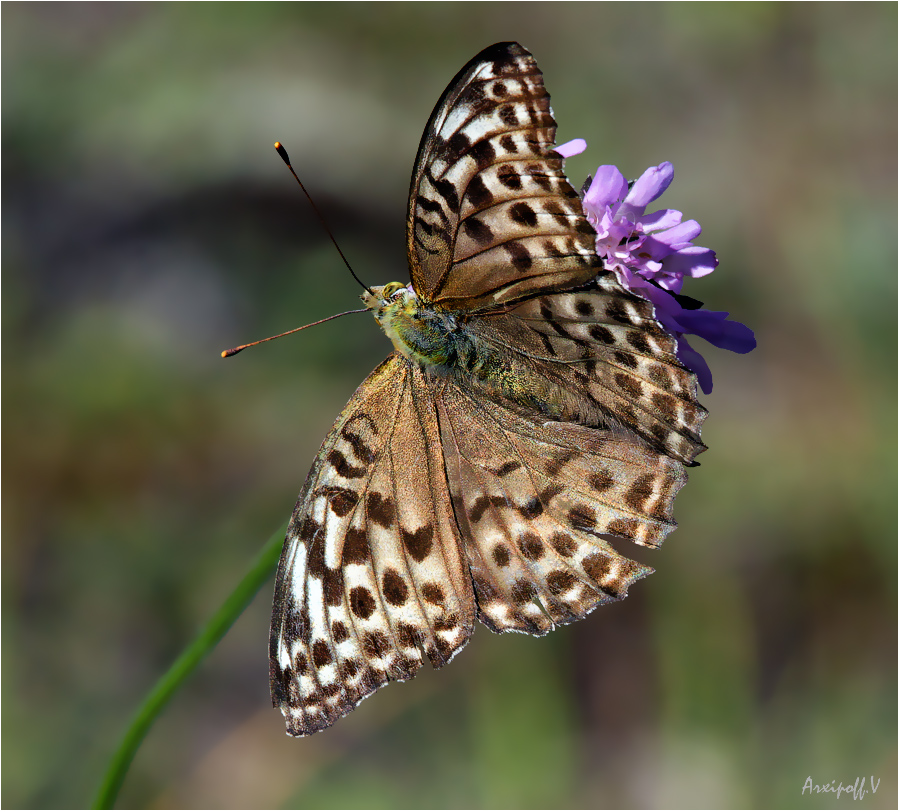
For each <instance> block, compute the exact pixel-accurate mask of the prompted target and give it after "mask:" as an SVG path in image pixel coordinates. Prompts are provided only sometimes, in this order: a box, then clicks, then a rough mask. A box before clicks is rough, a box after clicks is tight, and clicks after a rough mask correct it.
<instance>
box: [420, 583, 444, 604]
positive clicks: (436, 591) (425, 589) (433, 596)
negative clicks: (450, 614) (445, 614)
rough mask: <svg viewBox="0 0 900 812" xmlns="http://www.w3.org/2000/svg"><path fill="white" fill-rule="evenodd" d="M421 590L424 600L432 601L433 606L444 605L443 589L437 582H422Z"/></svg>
mask: <svg viewBox="0 0 900 812" xmlns="http://www.w3.org/2000/svg"><path fill="white" fill-rule="evenodd" d="M421 591H422V597H423V598H425V600H426V601H428V602H429V603H433V604H434V605H435V606H443V605H444V590H443V589H441V588H440V587H439V586H438V585H437V584H432V583H428V584H423V585H422V590H421Z"/></svg>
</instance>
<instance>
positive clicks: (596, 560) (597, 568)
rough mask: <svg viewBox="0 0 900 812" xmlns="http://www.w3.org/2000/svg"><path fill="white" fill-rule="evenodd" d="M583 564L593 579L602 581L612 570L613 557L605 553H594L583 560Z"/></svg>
mask: <svg viewBox="0 0 900 812" xmlns="http://www.w3.org/2000/svg"><path fill="white" fill-rule="evenodd" d="M581 566H582V568H583V569H584V571H585V572H586V573H587V575H588V577H589V578H590V579H591V580H592V581H596V582H597V583H598V584H600V583H602V582H603V581H604V580H605V579H606V578H607V577H608V576H609V574H610V572H611V571H612V568H613V567H612V559H611V558H610V557H609V556H608V555H605V554H604V553H592V554H591V555H589V556H587V558H585V559H584V561H582V562H581Z"/></svg>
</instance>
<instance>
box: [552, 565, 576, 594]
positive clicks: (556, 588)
mask: <svg viewBox="0 0 900 812" xmlns="http://www.w3.org/2000/svg"><path fill="white" fill-rule="evenodd" d="M575 580H576V579H575V576H574V575H572V573H571V572H566V571H565V570H554V571H553V572H551V573H550V574H549V575H548V576H547V589H549V590H550V592H551V593H552V594H554V595H561V594H562V593H563V592H568V591H569V590H570V589H571V588H572V587H573V586H574V585H575Z"/></svg>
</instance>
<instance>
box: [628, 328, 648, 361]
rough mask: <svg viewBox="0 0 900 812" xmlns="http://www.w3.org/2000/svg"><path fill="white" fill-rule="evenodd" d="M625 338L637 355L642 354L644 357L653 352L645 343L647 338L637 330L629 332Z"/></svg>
mask: <svg viewBox="0 0 900 812" xmlns="http://www.w3.org/2000/svg"><path fill="white" fill-rule="evenodd" d="M626 338H627V340H628V343H629V344H631V346H632V347H634V348H635V349H636V350H637V351H638V352H639V353H643V354H644V355H650V354H651V353H652V352H653V349H652V348H651V347H650V342H649V341H647V336H645V335H644V334H643V333H642V332H640V331H639V330H629V331H628V333H627V335H626Z"/></svg>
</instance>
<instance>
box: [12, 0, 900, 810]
mask: <svg viewBox="0 0 900 812" xmlns="http://www.w3.org/2000/svg"><path fill="white" fill-rule="evenodd" d="M896 35H897V7H896V6H895V5H894V4H888V3H883V4H875V3H853V4H849V3H847V4H845V3H830V4H821V5H820V4H815V3H802V4H756V3H739V4H717V3H706V4H678V3H673V4H659V5H658V4H588V3H578V4H567V3H555V4H544V3H502V4H492V3H477V4H475V3H471V4H461V5H457V4H437V3H435V4H404V5H394V4H344V3H338V4H299V5H290V4H275V5H269V4H264V3H261V4H252V5H251V4H248V5H245V4H240V3H238V4H224V5H219V4H153V5H144V4H116V3H109V4H106V3H104V4H92V3H72V4H60V5H57V4H50V3H34V4H19V3H10V2H7V3H4V4H3V7H2V60H3V61H2V67H3V73H2V80H3V84H2V90H3V95H2V103H3V133H2V135H3V159H4V160H3V170H4V171H3V232H2V234H3V238H4V239H3V266H2V267H3V278H2V281H3V299H2V303H3V338H4V341H3V356H2V357H3V362H4V363H3V429H4V440H5V442H4V445H3V508H4V512H3V610H4V611H3V655H4V656H3V700H4V702H3V711H4V713H3V719H2V721H3V743H4V745H6V746H5V748H4V756H5V758H4V760H3V776H2V777H3V793H2V805H3V806H4V807H20V806H21V807H69V806H76V807H77V806H83V805H85V804H87V803H89V802H90V799H91V798H92V796H93V793H94V791H95V789H96V785H97V783H98V781H99V778H100V775H101V773H102V770H103V768H104V766H105V763H106V760H107V759H108V757H109V756H110V754H111V752H112V750H113V748H114V746H115V744H116V742H117V741H118V738H119V736H120V735H121V734H122V732H123V730H124V726H125V724H126V722H127V720H128V719H129V717H130V715H131V714H132V712H133V711H134V709H135V708H136V706H137V704H138V703H139V701H140V700H141V698H142V697H143V696H144V695H145V694H146V692H147V691H148V690H149V689H150V687H151V686H152V684H153V683H154V681H155V680H156V679H157V677H158V676H159V675H160V674H161V673H162V672H163V671H164V670H165V669H166V668H167V667H168V666H169V664H170V663H171V662H172V660H173V659H174V658H175V657H176V656H177V654H178V653H179V652H180V651H181V649H182V648H183V647H184V646H185V645H186V643H187V642H188V641H189V640H190V639H191V638H192V637H193V635H194V634H195V633H196V631H197V629H198V628H199V627H200V625H201V624H202V623H203V622H205V620H206V619H207V618H208V617H209V616H210V615H211V614H212V612H213V611H214V610H215V609H216V608H217V607H218V605H219V604H220V602H221V601H222V599H223V598H224V597H225V595H226V594H227V593H228V592H229V591H230V590H231V589H232V588H233V587H234V585H235V584H236V583H237V581H238V580H239V579H240V577H241V575H242V574H243V573H244V572H245V571H246V568H247V566H248V563H249V561H250V560H251V558H252V557H253V555H254V554H255V553H256V552H257V550H258V549H259V547H260V546H261V545H262V544H263V543H264V541H265V540H266V539H267V538H268V537H269V535H270V534H271V533H272V532H273V531H274V530H275V529H276V528H277V527H278V526H279V525H281V524H283V523H284V522H285V521H286V520H287V518H288V516H289V514H290V511H291V508H292V506H293V503H294V499H295V497H296V494H297V492H298V491H299V489H300V486H301V485H302V483H303V479H304V477H305V475H306V472H307V470H308V467H309V465H310V463H311V461H312V458H313V456H314V454H315V451H316V449H317V448H318V445H319V443H320V442H321V440H322V438H323V437H324V436H325V433H326V431H327V429H328V427H329V426H330V424H331V422H332V421H333V419H334V418H335V417H336V416H337V414H338V412H339V411H340V409H341V408H342V406H343V404H344V403H345V402H346V400H347V398H348V397H349V395H350V394H351V393H352V391H353V390H354V388H355V387H356V386H357V385H358V384H359V383H360V382H361V381H362V379H363V377H364V376H365V375H366V374H367V372H368V371H369V370H370V369H371V368H372V367H374V366H375V364H376V363H377V362H378V361H379V360H380V359H381V358H382V357H384V355H386V354H387V351H388V350H389V344H388V342H387V339H385V338H384V337H383V336H381V334H380V333H379V332H378V329H377V326H376V325H375V324H374V323H372V319H371V318H370V317H363V316H355V317H348V318H347V319H344V320H342V321H340V322H338V323H334V324H328V325H324V326H322V327H317V328H316V329H314V330H311V331H309V332H306V333H303V334H302V335H300V336H296V337H293V338H290V339H285V340H283V341H281V342H276V343H274V344H269V345H267V346H266V347H261V348H257V349H255V350H252V351H250V352H247V353H245V354H243V355H241V356H239V357H238V358H235V359H232V360H230V361H222V360H221V359H220V358H219V357H218V353H219V351H220V350H222V349H224V348H226V347H230V346H233V345H235V344H238V343H240V342H242V341H249V340H252V339H254V338H259V337H262V336H264V335H270V334H272V333H275V332H278V331H281V330H286V329H288V328H291V327H294V326H297V325H299V324H303V323H306V322H309V321H313V320H315V319H318V318H322V317H324V316H327V315H330V314H332V313H336V312H338V311H340V310H345V309H349V308H351V307H357V306H358V300H357V295H358V293H359V290H358V288H357V286H356V284H355V283H354V282H353V280H352V279H351V278H350V277H349V275H348V274H347V273H346V271H345V270H344V269H343V266H342V264H341V262H340V259H339V258H338V257H337V255H336V254H335V252H334V250H333V248H331V247H330V245H329V244H328V242H327V238H326V237H325V236H324V234H323V232H322V230H321V228H320V226H319V224H318V222H317V221H316V219H315V217H314V216H313V214H312V213H311V211H310V209H309V207H308V204H307V203H306V201H305V200H304V198H303V197H302V195H301V193H300V191H299V190H298V189H297V187H296V185H295V183H294V181H293V180H292V179H291V178H290V176H289V175H288V173H287V171H286V170H285V168H284V167H283V165H282V163H281V161H280V160H279V159H278V157H277V156H276V155H275V153H274V151H273V150H272V146H271V145H272V142H273V141H275V140H276V139H280V140H282V141H283V142H284V143H285V145H286V147H287V148H288V151H289V152H290V154H291V157H292V159H293V162H294V165H295V166H296V168H297V170H298V172H299V173H300V175H301V177H302V178H303V179H304V181H305V183H306V184H307V186H308V187H309V189H310V190H311V191H312V193H313V194H314V196H315V197H316V199H317V201H318V202H319V205H320V206H321V208H322V209H323V210H324V212H325V214H326V217H327V218H328V220H329V222H330V223H331V225H332V228H333V230H334V232H335V233H336V235H337V237H338V239H339V241H340V243H341V245H342V247H343V249H344V252H345V253H346V254H347V256H348V257H349V259H350V261H351V262H352V263H353V265H354V267H355V269H356V271H357V273H358V274H359V275H360V276H361V277H362V278H363V279H365V280H368V281H369V282H370V283H373V284H374V283H384V282H387V281H390V280H393V279H397V278H399V279H406V278H407V274H406V260H405V256H404V218H405V206H406V193H407V188H408V182H409V172H410V169H411V167H412V161H413V157H414V155H415V150H416V146H417V144H418V141H419V137H420V135H421V132H422V128H423V127H424V125H425V121H426V119H427V117H428V114H429V113H430V111H431V108H432V106H433V105H434V103H435V101H436V100H437V98H438V96H439V95H440V93H441V92H442V91H443V89H444V87H445V85H446V84H447V82H448V81H449V80H450V78H451V77H452V76H453V75H454V74H455V73H456V71H457V70H458V69H459V68H460V67H461V66H462V65H463V64H464V63H465V62H466V61H467V60H468V59H469V58H470V57H472V56H473V55H474V54H475V53H476V52H477V51H479V50H480V49H481V48H483V47H485V46H486V45H489V44H490V43H492V42H495V41H500V40H509V39H514V40H518V41H520V42H521V43H522V44H523V45H525V46H526V47H528V48H529V49H531V50H532V52H533V53H534V54H535V56H536V58H537V60H538V63H539V64H540V66H541V67H542V69H543V71H544V74H545V80H546V84H547V87H548V89H549V91H550V93H551V94H552V96H553V104H554V110H555V112H556V115H557V119H558V121H559V122H560V131H559V137H560V141H564V140H568V139H570V138H573V137H577V136H583V137H585V138H587V139H588V143H589V149H588V152H587V153H586V154H585V155H583V156H579V157H577V158H573V159H570V160H569V161H568V163H567V169H568V172H569V175H570V177H572V179H573V182H574V183H575V184H576V185H580V184H581V182H582V181H583V179H584V177H585V176H586V175H587V174H589V173H590V172H593V171H594V170H595V169H596V166H597V165H598V164H600V163H615V164H617V165H618V166H619V167H620V168H621V169H622V171H623V172H624V173H625V175H626V176H628V177H636V176H637V175H639V174H640V173H641V172H642V171H643V170H644V169H645V168H646V167H647V166H650V165H651V164H658V163H659V162H661V161H663V160H670V161H672V162H673V163H674V165H675V171H676V177H675V182H674V184H673V186H672V187H671V189H670V190H669V191H668V192H667V193H666V195H665V197H664V198H663V199H662V201H661V204H662V205H663V206H667V207H671V208H677V209H680V210H682V211H684V212H685V215H686V217H691V218H696V219H698V220H699V221H700V222H701V224H702V225H703V227H704V233H703V235H702V237H701V238H700V239H699V240H698V242H699V243H700V244H701V245H705V246H709V247H711V248H714V249H715V250H716V251H717V252H718V255H719V258H720V260H721V265H720V268H719V270H718V271H717V272H716V273H715V274H714V275H713V276H712V277H711V278H709V279H707V280H704V281H702V282H697V283H693V284H690V283H689V285H688V286H687V287H686V288H685V293H687V294H689V295H693V296H695V297H698V298H700V299H702V300H704V301H705V302H706V304H707V306H708V307H710V308H712V309H716V310H729V311H731V313H732V317H733V318H736V319H738V320H740V321H743V322H745V323H747V324H748V325H750V326H751V327H753V328H754V329H755V331H756V335H757V338H758V340H759V348H758V349H757V350H756V351H755V352H753V353H752V354H750V355H747V356H736V355H732V354H730V353H726V352H724V351H719V350H715V349H712V348H709V352H708V353H707V358H708V359H709V361H710V365H711V366H712V368H713V374H714V377H715V391H714V392H713V394H712V395H711V396H708V397H704V398H702V400H703V402H704V403H705V405H706V406H707V407H708V408H709V409H710V412H711V414H710V417H709V419H708V421H707V423H706V426H705V427H704V433H703V436H704V440H705V441H706V443H707V444H708V445H709V448H710V450H709V451H708V452H707V453H706V454H704V455H703V457H702V467H700V468H698V469H696V470H694V471H693V472H692V473H691V481H690V483H689V485H688V487H687V488H685V490H684V491H683V492H682V494H681V496H680V497H679V502H678V505H677V511H676V512H677V516H678V520H679V524H680V527H679V529H678V531H677V532H676V533H674V534H673V535H672V536H671V537H670V538H669V540H668V541H667V542H666V544H665V546H664V548H663V549H662V550H661V551H659V552H657V553H655V554H654V553H649V552H646V551H639V552H637V553H635V556H636V557H639V558H640V559H641V560H642V561H645V562H646V563H649V564H652V565H653V566H654V567H656V568H657V573H656V574H655V575H653V576H652V577H651V578H650V579H648V580H647V581H644V582H641V583H640V584H638V585H636V586H635V587H634V589H633V590H632V594H631V596H630V597H629V598H628V600H626V601H624V602H623V603H620V604H617V605H614V606H611V607H607V608H604V609H602V610H600V611H598V612H597V613H595V614H594V615H592V616H591V617H590V618H588V619H587V620H585V621H583V622H581V623H577V624H575V625H573V626H570V627H566V628H564V629H561V630H559V631H557V632H555V633H554V634H552V635H550V636H548V637H546V638H543V639H531V638H524V637H519V636H507V637H498V636H495V635H492V634H491V633H489V632H488V631H487V630H486V629H484V628H479V629H478V630H477V632H476V635H475V638H474V640H473V642H472V643H471V644H470V645H469V647H468V648H467V649H466V650H465V651H463V653H462V654H461V655H460V656H459V657H458V658H457V659H456V660H455V661H454V662H453V663H452V664H451V665H450V666H449V667H447V668H446V669H444V670H443V671H440V672H434V671H432V670H431V669H426V670H423V672H422V673H421V674H420V676H419V677H417V679H416V680H414V681H413V682H410V683H408V684H406V685H392V686H389V687H387V688H385V689H384V690H382V691H380V692H379V693H378V694H377V695H376V696H375V697H373V698H372V699H370V700H368V701H367V702H365V703H363V704H362V705H361V706H360V708H359V709H358V710H356V711H355V712H354V713H353V714H351V716H349V717H348V718H346V719H344V720H343V721H341V722H340V723H338V725H337V726H336V727H334V728H332V729H331V730H329V731H327V732H325V733H322V734H319V735H317V736H315V737H313V738H312V739H304V740H290V739H288V738H287V737H286V736H285V735H284V732H283V725H282V721H281V718H280V715H279V714H278V713H277V712H276V711H273V710H272V709H271V707H270V706H269V699H268V686H267V665H266V645H267V627H268V614H269V607H270V600H271V588H270V586H267V587H266V588H265V589H264V590H263V591H262V592H261V593H260V595H259V597H258V598H257V600H256V601H255V602H254V603H253V605H252V606H251V607H250V609H249V610H248V611H247V613H246V614H245V615H244V616H243V617H242V618H241V620H240V621H239V622H238V624H237V625H236V626H235V627H234V628H233V629H232V631H231V632H230V633H229V634H228V635H227V637H226V638H225V639H224V641H223V642H222V644H221V645H220V647H219V648H218V649H217V650H216V651H215V652H214V654H213V655H212V656H211V657H210V658H209V660H207V661H206V662H205V663H204V665H203V666H202V668H201V669H200V670H199V672H197V673H196V674H195V675H194V677H193V678H192V679H191V681H190V682H189V683H188V684H187V685H186V686H185V688H184V689H183V690H182V691H181V692H180V693H179V695H178V696H177V697H176V699H175V700H174V701H173V702H172V704H171V705H170V706H169V707H168V708H167V710H166V711H165V713H164V714H163V716H162V717H161V718H160V719H159V721H158V723H157V725H156V726H155V727H154V728H153V729H152V731H151V732H150V735H149V736H148V738H147V740H146V741H145V744H144V746H143V748H142V749H141V751H140V752H139V753H138V755H137V758H136V760H135V762H134V765H133V768H132V771H131V773H130V774H129V776H128V778H127V780H126V783H125V785H124V788H123V792H122V795H121V797H120V805H122V806H137V807H171V806H176V807H181V806H187V807H270V806H304V807H359V806H361V807H394V806H396V807H431V806H434V807H485V806H488V807H490V806H493V807H620V806H624V807H634V806H638V807H640V806H650V807H653V806H666V807H668V806H675V807H679V806H681V807H720V806H721V807H744V806H762V807H800V808H809V807H835V808H844V807H848V806H851V805H852V806H854V807H857V806H858V807H860V808H875V807H879V808H881V807H883V808H891V807H893V808H896V805H897V801H898V799H897V680H896V677H897V669H896V665H897V623H896V621H897V600H896V598H897V595H896V587H897V558H896V550H897V547H896V544H897V527H896V503H895V499H896V490H897V481H896V439H897V438H896V397H895V395H896V384H897V381H896V368H897V359H896V356H895V348H896V346H897V335H896V304H897V287H896V279H897V255H896V247H897V183H896V181H897V164H896V158H897V131H896V126H897V81H896V80H897V41H896ZM695 344H696V346H698V348H702V350H703V351H705V350H706V349H707V346H706V345H705V344H704V343H703V342H702V341H699V340H698V341H697V342H695ZM808 776H809V777H811V778H812V781H813V782H814V783H817V784H827V783H830V782H831V781H833V780H836V781H840V782H843V783H853V781H854V780H855V779H856V778H857V776H864V777H865V778H866V780H867V781H868V780H869V776H874V777H875V779H876V780H878V779H880V781H881V783H880V785H879V788H878V792H877V793H876V794H874V795H872V794H869V795H867V796H866V797H865V798H864V799H863V800H862V801H860V802H858V803H854V802H853V801H852V799H851V798H849V797H848V796H846V795H844V796H842V797H841V799H840V800H837V799H835V798H834V796H833V795H818V796H816V797H815V798H810V796H809V794H808V793H807V795H806V796H801V790H802V787H803V784H804V782H805V781H806V779H807V777H808Z"/></svg>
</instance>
